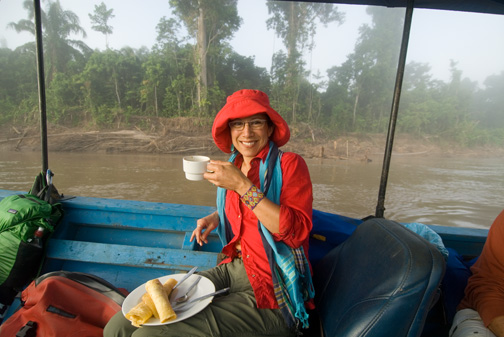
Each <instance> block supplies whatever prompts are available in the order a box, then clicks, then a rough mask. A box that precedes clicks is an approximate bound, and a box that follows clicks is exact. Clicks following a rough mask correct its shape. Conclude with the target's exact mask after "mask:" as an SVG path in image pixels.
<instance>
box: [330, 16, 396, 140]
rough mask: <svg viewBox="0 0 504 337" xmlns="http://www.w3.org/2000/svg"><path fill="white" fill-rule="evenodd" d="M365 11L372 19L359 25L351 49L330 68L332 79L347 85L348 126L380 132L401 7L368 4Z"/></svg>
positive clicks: (388, 99)
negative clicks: (353, 46) (349, 106)
mask: <svg viewBox="0 0 504 337" xmlns="http://www.w3.org/2000/svg"><path fill="white" fill-rule="evenodd" d="M366 11H367V13H368V14H370V15H371V18H372V23H371V25H368V24H365V25H363V26H361V27H360V34H359V38H358V40H357V43H356V45H355V48H354V52H353V53H351V54H350V55H349V56H348V59H347V60H346V61H345V62H344V63H343V64H342V65H341V66H340V67H336V68H335V69H333V71H334V72H335V76H333V79H334V78H336V79H338V80H339V81H340V83H343V84H344V85H347V86H348V88H349V89H350V92H349V95H350V97H351V101H352V112H351V116H352V122H351V124H352V130H353V131H374V132H382V131H384V130H385V129H386V126H387V120H388V113H389V112H390V107H391V97H392V92H393V88H394V83H395V74H396V69H397V60H398V56H399V47H400V42H401V32H402V23H403V14H402V12H403V11H401V10H398V9H385V8H382V7H368V8H367V10H366ZM340 78H341V79H340ZM346 115H347V116H348V112H346Z"/></svg>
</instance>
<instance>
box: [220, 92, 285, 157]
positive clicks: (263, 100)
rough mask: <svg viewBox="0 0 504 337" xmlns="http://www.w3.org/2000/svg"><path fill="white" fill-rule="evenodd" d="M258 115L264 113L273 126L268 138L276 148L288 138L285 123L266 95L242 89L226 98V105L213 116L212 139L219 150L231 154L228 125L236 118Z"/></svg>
mask: <svg viewBox="0 0 504 337" xmlns="http://www.w3.org/2000/svg"><path fill="white" fill-rule="evenodd" d="M258 113H266V114H267V115H268V117H269V119H270V120H271V122H272V123H273V124H274V125H275V129H274V130H273V134H272V135H271V137H270V140H272V141H273V142H274V143H275V144H276V145H277V146H278V147H280V146H282V145H285V144H286V143H287V142H288V141H289V138H290V130H289V126H288V125H287V122H286V121H285V120H284V119H283V118H282V116H280V114H279V113H278V112H276V111H275V110H273V108H272V107H271V106H270V103H269V98H268V95H266V94H265V93H264V92H262V91H259V90H252V89H243V90H239V91H237V92H235V93H234V94H232V95H231V96H228V98H227V102H226V105H224V107H223V108H222V109H221V110H220V111H219V112H218V113H217V116H215V119H214V122H213V126H212V137H213V139H214V141H215V144H216V145H217V147H218V148H219V149H221V150H222V151H223V152H225V153H231V145H232V144H233V143H232V141H231V132H230V130H229V125H228V123H229V122H230V121H231V120H233V119H237V118H246V117H250V116H252V115H255V114H258Z"/></svg>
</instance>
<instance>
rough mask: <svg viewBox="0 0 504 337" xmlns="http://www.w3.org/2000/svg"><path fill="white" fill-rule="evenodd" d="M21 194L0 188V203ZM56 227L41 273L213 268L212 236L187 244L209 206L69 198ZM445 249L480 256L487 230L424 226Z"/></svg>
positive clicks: (122, 281)
mask: <svg viewBox="0 0 504 337" xmlns="http://www.w3.org/2000/svg"><path fill="white" fill-rule="evenodd" d="M24 193H25V192H19V191H9V190H0V199H3V198H4V197H5V196H8V195H12V194H24ZM61 203H62V204H63V208H64V210H65V215H64V217H63V221H62V223H61V224H60V225H59V226H58V228H57V230H56V232H55V233H54V234H53V236H52V237H51V240H50V241H49V242H48V248H47V256H46V262H45V265H44V268H43V270H42V272H48V271H52V270H69V271H81V272H88V273H93V274H95V275H98V276H100V277H103V278H104V279H105V280H107V281H109V282H111V283H112V284H116V285H117V286H120V287H123V288H126V289H128V290H130V291H131V290H133V289H134V288H136V286H138V285H140V284H142V283H144V282H145V281H146V280H148V279H152V278H154V277H160V276H164V275H168V274H173V273H178V272H185V271H187V270H189V269H190V268H192V266H196V265H197V266H199V268H200V270H204V269H208V268H211V267H213V266H215V264H216V262H217V253H218V252H220V250H221V249H222V245H221V243H220V240H219V239H218V237H217V236H216V235H215V234H211V235H210V236H209V244H207V245H204V246H203V247H200V246H199V245H197V244H195V242H190V241H189V240H190V237H191V234H192V231H193V229H194V227H195V224H196V220H197V219H199V218H201V217H204V216H206V215H208V214H210V213H212V212H214V211H215V208H213V207H207V206H194V205H178V204H166V203H152V202H144V201H131V200H115V199H104V198H90V197H73V198H71V199H68V200H63V201H62V202H61ZM429 227H431V228H432V229H434V230H435V231H436V232H437V233H438V234H439V235H440V236H441V238H442V239H443V242H444V244H445V245H446V246H447V247H451V248H454V249H455V250H457V251H458V252H459V253H460V254H462V255H464V256H468V257H472V256H476V255H478V254H479V253H480V252H481V249H482V247H483V244H484V242H485V240H486V236H487V234H488V230H485V229H474V228H460V227H445V226H429Z"/></svg>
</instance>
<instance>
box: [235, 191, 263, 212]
mask: <svg viewBox="0 0 504 337" xmlns="http://www.w3.org/2000/svg"><path fill="white" fill-rule="evenodd" d="M263 199H264V193H263V192H261V190H260V189H258V188H257V187H256V186H255V185H252V186H250V188H249V190H248V191H247V192H246V193H245V194H244V195H242V196H241V197H240V200H241V201H242V202H243V203H244V204H245V206H247V207H248V208H249V209H250V210H251V211H253V210H254V208H255V207H256V206H257V204H258V203H260V202H261V200H263Z"/></svg>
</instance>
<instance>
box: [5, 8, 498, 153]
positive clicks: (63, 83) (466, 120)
mask: <svg viewBox="0 0 504 337" xmlns="http://www.w3.org/2000/svg"><path fill="white" fill-rule="evenodd" d="M166 1H167V2H168V1H169V4H170V8H171V9H172V13H170V14H171V15H169V16H168V15H167V16H164V17H162V18H161V19H160V20H159V22H157V24H156V32H157V36H156V43H155V44H154V45H153V46H152V48H146V47H144V48H139V49H135V48H132V47H127V46H126V47H123V48H121V49H113V48H110V47H109V46H108V43H107V47H106V48H104V49H103V50H99V49H92V48H90V47H89V46H88V45H86V43H85V42H84V37H85V36H86V31H85V30H84V29H83V28H82V26H81V25H80V22H81V20H83V18H79V17H78V16H77V15H76V14H75V13H74V12H72V11H70V10H67V9H65V8H64V7H63V6H64V5H63V4H62V3H61V2H60V1H59V0H47V1H42V15H41V22H42V28H43V29H42V31H43V35H42V40H43V60H44V76H45V79H44V80H45V91H46V101H47V107H46V109H47V119H48V122H49V123H50V124H51V125H61V126H66V127H81V128H87V129H114V128H116V129H117V128H127V127H128V126H132V125H133V124H135V125H136V126H137V127H139V128H142V124H141V123H140V124H139V122H138V121H139V120H144V121H145V120H148V119H149V118H152V119H154V118H156V119H163V120H170V119H177V118H194V120H198V121H200V123H203V124H205V125H208V122H206V123H205V122H204V121H210V122H209V123H211V121H212V119H213V117H214V116H215V114H216V113H217V112H218V111H219V110H220V108H221V107H222V106H223V105H224V104H225V101H226V97H227V96H229V95H230V94H232V93H233V92H235V91H236V90H239V89H243V88H253V89H259V90H262V91H264V92H266V93H268V95H269V97H270V101H271V105H272V106H273V107H274V108H275V109H276V110H277V111H278V112H279V113H280V114H281V115H282V116H283V117H284V118H285V119H286V120H287V121H288V123H289V124H290V125H291V126H293V128H294V127H296V126H303V127H305V128H308V129H310V130H318V131H317V132H319V133H320V134H325V135H330V136H331V137H336V136H338V135H344V134H378V133H379V134H385V133H386V132H387V128H388V123H389V116H390V112H391V105H392V97H393V92H394V86H395V83H396V72H397V66H398V59H399V51H400V44H401V37H402V30H403V24H404V10H390V9H385V8H382V7H367V8H366V13H367V15H368V16H369V18H370V20H369V24H363V25H362V26H361V27H360V29H359V37H358V39H357V40H356V42H355V45H354V49H353V52H352V53H350V54H348V55H347V59H346V61H345V62H343V63H341V64H338V65H335V66H333V67H331V68H330V69H328V70H327V73H326V74H320V73H314V72H313V71H312V70H311V69H310V67H309V64H308V63H307V61H306V59H305V58H303V55H306V53H309V51H310V50H311V49H313V46H314V45H313V44H314V42H313V41H314V39H313V37H314V36H315V35H316V33H317V29H318V28H319V27H322V26H324V25H327V24H328V23H338V22H339V23H343V22H344V20H345V12H344V11H342V10H341V9H340V8H339V7H338V6H337V5H333V4H327V3H310V2H288V1H268V2H266V6H267V8H268V13H269V16H268V18H267V19H266V20H264V21H258V24H262V25H266V26H267V28H268V29H269V30H271V31H273V32H274V33H275V34H276V36H277V38H278V41H279V43H281V44H282V48H279V49H278V50H277V51H276V52H275V53H274V54H273V55H272V56H271V60H272V61H271V62H272V63H271V68H270V69H266V68H264V67H260V66H258V65H256V63H255V59H254V57H251V56H245V55H240V54H239V53H238V52H236V51H235V50H234V49H233V47H232V45H231V44H230V43H229V41H230V39H231V38H232V37H233V34H234V33H235V32H237V30H238V29H239V28H240V26H241V24H242V18H241V17H240V16H239V15H238V10H237V2H238V0H166ZM146 4H148V2H146ZM24 8H25V10H26V19H23V20H19V21H12V22H10V23H9V25H8V27H7V29H11V30H15V31H16V32H29V33H31V34H33V36H34V39H33V41H32V42H28V43H26V44H23V45H22V46H19V47H16V48H14V49H9V48H6V47H4V48H0V111H1V113H0V125H2V124H3V125H13V126H16V127H19V125H35V126H36V125H38V123H39V118H40V117H39V96H38V89H37V83H38V80H37V59H36V54H37V48H36V42H35V21H34V9H33V1H31V0H26V1H25V2H24ZM115 10H116V9H115V8H112V7H107V5H106V4H105V3H103V2H102V3H101V4H100V5H95V7H94V11H92V12H90V13H88V17H87V18H86V19H87V20H88V19H89V20H91V22H92V23H93V26H92V29H93V30H95V31H97V32H100V33H101V34H103V37H104V39H109V38H111V37H112V36H113V35H112V34H113V32H114V29H117V28H116V27H114V26H113V25H112V24H111V19H112V18H113V17H114V15H115ZM75 37H78V38H75ZM79 37H80V39H79ZM107 41H108V40H107ZM328 43H329V42H328ZM503 93H504V72H502V73H500V74H498V75H492V76H489V77H487V78H486V80H485V81H484V82H483V83H482V84H481V85H478V84H477V83H476V82H474V81H472V80H470V79H468V78H465V77H464V76H462V71H461V70H460V69H459V68H458V65H457V62H456V61H453V62H452V63H451V65H450V79H449V80H448V81H442V80H438V79H434V78H433V77H432V76H431V75H430V73H429V65H428V64H424V63H419V62H409V63H408V64H407V65H406V70H405V76H404V80H403V83H402V95H401V99H400V107H399V114H398V120H397V132H399V133H403V134H410V135H413V136H418V137H432V138H436V139H439V140H446V141H452V142H456V143H458V144H460V145H461V146H465V147H475V146H485V145H490V146H503V145H504V95H503Z"/></svg>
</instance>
